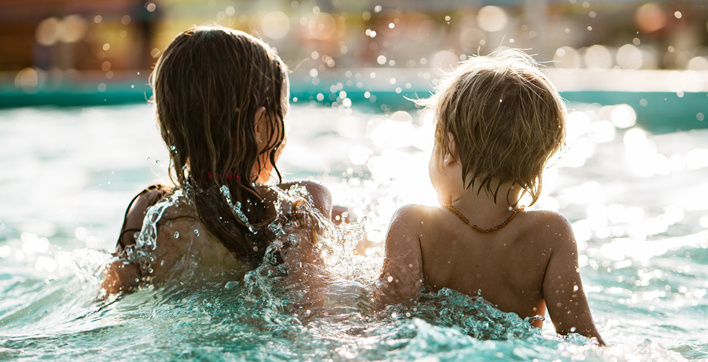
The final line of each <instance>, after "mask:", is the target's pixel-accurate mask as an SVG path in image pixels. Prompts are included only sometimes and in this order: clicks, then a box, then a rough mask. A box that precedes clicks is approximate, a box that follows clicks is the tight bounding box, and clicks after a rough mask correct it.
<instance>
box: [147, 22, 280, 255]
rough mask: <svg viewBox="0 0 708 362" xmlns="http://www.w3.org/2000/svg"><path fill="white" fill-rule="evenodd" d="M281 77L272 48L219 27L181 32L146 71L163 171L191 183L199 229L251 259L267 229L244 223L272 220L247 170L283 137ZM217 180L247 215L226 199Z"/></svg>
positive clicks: (270, 155) (259, 251)
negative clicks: (259, 116) (163, 150)
mask: <svg viewBox="0 0 708 362" xmlns="http://www.w3.org/2000/svg"><path fill="white" fill-rule="evenodd" d="M285 78H286V67H285V65H284V64H283V62H282V61H281V60H280V58H279V57H278V55H277V54H276V53H275V51H274V50H273V49H272V48H270V47H269V46H268V45H267V44H265V43H264V42H262V41H261V40H259V39H257V38H255V37H253V36H251V35H248V34H246V33H243V32H241V31H237V30H233V29H229V28H225V27H195V28H191V29H188V30H186V31H184V32H182V33H181V34H179V35H178V36H177V37H176V38H175V39H174V40H173V41H172V42H171V43H170V44H169V46H168V47H167V48H166V49H165V51H164V52H163V54H162V55H161V56H160V59H159V60H158V62H157V64H156V66H155V71H154V72H153V75H152V86H153V89H154V102H155V104H156V108H157V119H158V125H159V128H160V132H161V135H162V139H163V140H164V142H165V144H166V145H167V147H168V149H169V152H170V169H171V173H170V178H172V180H173V182H174V183H175V184H176V185H178V186H181V187H185V186H187V185H189V186H190V187H191V189H192V191H193V195H191V197H192V198H193V200H194V202H195V205H196V208H197V211H198V214H199V216H200V218H201V221H202V222H203V223H204V224H205V226H206V227H207V229H208V230H209V231H210V232H211V233H212V234H214V235H215V236H216V237H217V238H219V239H220V240H221V242H223V243H224V245H225V246H226V247H227V248H228V249H229V250H231V251H232V252H234V253H235V254H236V255H237V256H238V257H239V258H240V259H241V260H242V261H244V262H246V263H248V264H251V265H256V264H258V263H259V262H260V260H261V259H262V255H263V253H264V252H265V249H266V248H265V247H266V246H267V245H268V243H269V242H270V240H269V234H268V233H267V232H262V233H261V232H259V233H256V234H254V233H252V232H250V231H249V225H247V224H250V226H251V227H256V228H260V227H263V226H265V225H266V224H267V223H269V222H270V221H272V219H273V213H272V210H270V211H269V209H268V206H267V205H264V203H263V198H262V197H261V195H259V193H258V191H257V190H256V188H255V186H254V182H255V179H254V178H253V177H254V176H253V172H252V170H254V166H255V169H257V170H260V169H261V168H263V167H265V165H261V164H260V159H261V157H259V156H260V155H261V154H263V153H266V154H267V156H268V158H269V159H270V161H271V163H272V164H273V165H274V167H275V156H276V152H277V148H278V147H279V146H280V145H281V144H282V142H283V138H284V126H283V119H284V116H285V112H286V110H285V109H284V104H283V103H282V100H281V96H282V92H283V87H284V86H286V84H285ZM260 107H265V109H266V114H267V117H266V118H267V119H268V120H269V122H271V124H270V125H269V127H267V129H268V130H269V132H270V135H269V138H268V139H267V140H266V141H265V142H267V145H266V147H265V149H264V150H262V151H261V152H260V153H259V152H258V140H256V134H255V124H254V119H255V115H256V112H257V111H258V109H259V108H260ZM275 170H276V173H278V177H280V173H279V172H278V170H277V168H275ZM255 177H256V178H257V173H256V176H255ZM224 186H226V188H227V189H228V192H229V194H230V198H231V200H232V202H233V204H236V205H240V206H241V210H240V212H242V213H243V214H244V215H246V217H247V221H245V220H243V219H242V217H241V216H240V215H238V212H235V211H234V210H233V208H232V206H231V205H229V204H228V202H226V198H225V197H224V195H223V191H222V188H223V187H224Z"/></svg>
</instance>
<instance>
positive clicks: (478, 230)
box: [443, 203, 524, 234]
mask: <svg viewBox="0 0 708 362" xmlns="http://www.w3.org/2000/svg"><path fill="white" fill-rule="evenodd" d="M443 206H444V207H445V208H446V209H448V210H450V211H452V212H454V213H455V215H457V217H459V218H460V220H462V222H464V223H465V224H467V226H469V227H471V228H472V230H474V231H477V232H480V233H483V234H488V233H491V232H493V231H497V230H499V229H501V228H503V227H504V226H506V224H508V223H509V222H510V221H511V220H512V219H513V218H514V216H516V214H518V213H519V211H521V210H523V209H524V206H521V207H519V208H518V209H514V208H512V207H511V206H510V207H509V210H510V211H512V214H511V215H510V216H509V217H508V218H507V219H506V220H504V222H503V223H501V224H499V225H497V226H494V227H492V228H489V229H482V228H481V227H479V226H477V225H474V224H470V221H469V220H467V218H466V217H465V215H462V213H460V212H459V211H457V209H456V208H455V207H454V206H452V205H451V204H447V203H446V204H443Z"/></svg>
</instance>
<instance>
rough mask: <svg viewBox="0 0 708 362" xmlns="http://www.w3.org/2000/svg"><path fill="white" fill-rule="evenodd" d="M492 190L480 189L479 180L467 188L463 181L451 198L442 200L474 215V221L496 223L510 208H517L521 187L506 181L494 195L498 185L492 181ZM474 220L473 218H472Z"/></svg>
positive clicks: (469, 215) (453, 191) (452, 191)
mask: <svg viewBox="0 0 708 362" xmlns="http://www.w3.org/2000/svg"><path fill="white" fill-rule="evenodd" d="M490 188H491V190H492V191H489V190H488V189H487V188H486V187H482V189H481V190H480V189H479V182H474V183H473V184H472V185H470V187H469V188H465V187H464V185H462V183H460V185H459V187H456V188H455V189H453V190H451V193H450V197H449V200H441V201H442V203H448V204H450V205H451V206H453V207H454V208H455V209H457V210H458V211H460V212H461V213H463V214H465V215H466V216H467V217H474V218H475V220H474V222H478V223H485V222H490V223H494V222H495V221H498V219H499V218H500V217H502V218H503V216H504V215H508V214H509V211H510V210H509V208H510V207H512V208H517V207H519V206H520V205H518V203H517V200H519V197H520V195H521V187H519V186H518V185H512V184H511V183H504V184H501V185H500V186H499V190H498V192H497V193H496V200H495V197H494V190H496V189H497V185H496V184H495V183H494V182H492V187H490ZM470 221H473V220H470Z"/></svg>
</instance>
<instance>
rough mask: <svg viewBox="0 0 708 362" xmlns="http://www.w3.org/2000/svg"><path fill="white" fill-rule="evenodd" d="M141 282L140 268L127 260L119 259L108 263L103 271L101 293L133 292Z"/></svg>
mask: <svg viewBox="0 0 708 362" xmlns="http://www.w3.org/2000/svg"><path fill="white" fill-rule="evenodd" d="M139 284H140V268H139V267H138V266H137V265H135V264H132V263H130V262H128V261H126V260H123V259H118V260H115V261H113V262H112V263H110V264H108V265H107V266H106V268H105V269H104V271H103V280H102V281H101V295H102V296H103V297H104V298H105V297H107V296H109V295H111V294H116V293H122V292H131V291H133V290H134V289H135V288H137V286H138V285H139Z"/></svg>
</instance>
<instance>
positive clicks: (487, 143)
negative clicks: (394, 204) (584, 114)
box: [419, 49, 566, 205]
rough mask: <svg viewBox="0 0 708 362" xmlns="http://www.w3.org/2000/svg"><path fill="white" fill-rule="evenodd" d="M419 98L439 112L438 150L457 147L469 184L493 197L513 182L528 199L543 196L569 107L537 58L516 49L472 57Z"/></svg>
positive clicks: (455, 148) (563, 138)
mask: <svg viewBox="0 0 708 362" xmlns="http://www.w3.org/2000/svg"><path fill="white" fill-rule="evenodd" d="M419 103H421V104H423V105H425V106H426V107H427V108H428V109H431V110H434V112H435V118H436V122H437V125H436V130H435V143H436V145H437V146H438V149H439V152H440V153H441V154H439V155H436V157H443V156H444V154H446V153H450V154H455V152H454V151H456V153H457V155H459V162H460V163H461V166H462V178H463V182H464V183H465V187H466V188H469V187H471V186H472V184H474V183H477V185H478V189H477V192H480V191H481V190H482V189H483V188H484V189H486V190H488V191H489V192H492V193H493V194H494V200H495V202H496V199H497V194H498V192H499V188H500V186H501V185H502V184H504V183H512V184H515V185H518V186H520V187H521V188H522V189H523V191H524V192H525V193H528V195H529V196H530V197H531V203H530V204H531V205H533V204H534V203H535V202H536V201H537V200H538V198H539V196H540V193H541V186H542V174H543V171H544V169H545V167H546V164H547V163H548V161H549V159H550V158H551V157H552V156H553V155H554V154H555V153H556V152H557V151H558V150H559V149H560V148H561V147H562V146H563V144H564V142H565V119H566V111H565V106H564V103H563V100H562V99H561V97H560V95H559V94H558V91H557V90H556V88H555V87H554V86H553V84H552V83H551V81H550V80H549V79H548V78H547V77H546V76H545V75H544V74H543V73H542V72H541V71H540V70H539V68H538V64H537V63H536V61H534V59H533V58H532V57H530V56H529V55H527V54H525V53H524V52H523V51H520V50H516V49H507V50H502V51H498V52H496V53H494V54H492V55H490V56H474V57H471V58H469V59H468V60H466V61H464V62H461V63H460V64H459V65H458V67H457V68H456V69H455V70H454V71H452V72H451V73H449V74H447V75H446V77H444V79H443V80H442V82H441V83H440V85H439V86H438V87H437V88H436V90H435V94H434V95H433V96H432V97H431V98H428V99H425V100H422V101H419ZM448 135H451V137H452V139H453V140H454V150H453V146H452V141H451V140H450V138H449V137H448ZM493 188H494V190H493ZM507 196H508V195H507ZM507 201H509V200H507ZM510 202H511V203H518V200H512V201H510Z"/></svg>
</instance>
